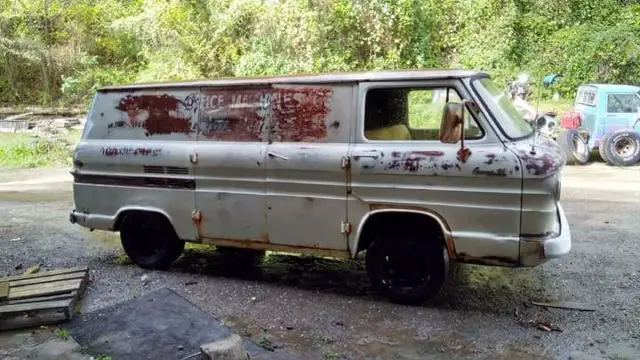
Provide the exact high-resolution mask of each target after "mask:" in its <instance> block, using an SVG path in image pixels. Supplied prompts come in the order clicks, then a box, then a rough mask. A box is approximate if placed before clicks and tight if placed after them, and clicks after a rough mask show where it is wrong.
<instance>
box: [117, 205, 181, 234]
mask: <svg viewBox="0 0 640 360" xmlns="http://www.w3.org/2000/svg"><path fill="white" fill-rule="evenodd" d="M134 211H137V212H151V213H157V214H160V215H162V216H164V217H165V218H166V219H167V220H168V221H169V223H170V224H171V226H172V227H173V229H174V231H175V228H176V227H175V224H174V223H173V219H172V218H171V216H169V214H168V213H167V212H166V211H164V210H162V209H159V208H155V207H147V206H125V207H122V208H120V209H118V212H117V213H116V216H115V218H114V221H113V226H112V230H113V231H120V226H121V225H122V220H123V219H124V217H125V215H126V214H127V213H129V212H134Z"/></svg>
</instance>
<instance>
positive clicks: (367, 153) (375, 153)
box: [351, 150, 380, 160]
mask: <svg viewBox="0 0 640 360" xmlns="http://www.w3.org/2000/svg"><path fill="white" fill-rule="evenodd" d="M351 156H353V158H354V159H355V160H358V159H360V158H370V159H377V158H379V157H380V151H377V150H371V151H360V152H354V153H353V154H351Z"/></svg>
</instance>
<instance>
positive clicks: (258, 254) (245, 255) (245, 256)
mask: <svg viewBox="0 0 640 360" xmlns="http://www.w3.org/2000/svg"><path fill="white" fill-rule="evenodd" d="M216 251H217V252H219V253H223V254H225V255H228V256H229V257H230V258H233V260H234V261H235V262H237V263H240V264H246V265H257V264H259V263H261V262H262V260H263V259H264V255H265V253H266V252H265V251H264V250H254V249H243V248H234V247H228V246H216Z"/></svg>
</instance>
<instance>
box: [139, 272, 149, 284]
mask: <svg viewBox="0 0 640 360" xmlns="http://www.w3.org/2000/svg"><path fill="white" fill-rule="evenodd" d="M148 280H149V275H147V274H144V275H142V276H140V281H142V283H143V284H144V285H146V284H147V281H148Z"/></svg>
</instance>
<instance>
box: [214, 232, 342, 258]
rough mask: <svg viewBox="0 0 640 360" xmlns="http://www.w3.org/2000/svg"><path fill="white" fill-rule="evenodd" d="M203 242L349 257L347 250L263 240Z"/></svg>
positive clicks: (216, 239)
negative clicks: (281, 243) (273, 242)
mask: <svg viewBox="0 0 640 360" xmlns="http://www.w3.org/2000/svg"><path fill="white" fill-rule="evenodd" d="M202 240H203V242H204V243H206V244H211V245H217V246H230V247H237V248H242V249H255V250H270V251H281V252H290V253H298V254H309V255H315V256H326V257H334V258H349V257H350V256H351V255H350V254H349V252H348V251H347V250H334V249H323V248H319V247H305V246H299V245H280V244H271V243H269V242H268V236H267V241H263V240H254V239H245V240H243V239H223V238H208V237H204V238H203V239H202Z"/></svg>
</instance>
